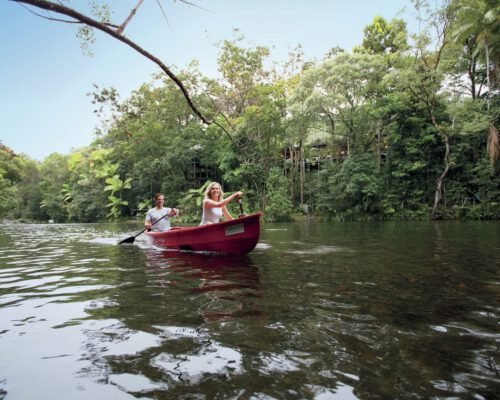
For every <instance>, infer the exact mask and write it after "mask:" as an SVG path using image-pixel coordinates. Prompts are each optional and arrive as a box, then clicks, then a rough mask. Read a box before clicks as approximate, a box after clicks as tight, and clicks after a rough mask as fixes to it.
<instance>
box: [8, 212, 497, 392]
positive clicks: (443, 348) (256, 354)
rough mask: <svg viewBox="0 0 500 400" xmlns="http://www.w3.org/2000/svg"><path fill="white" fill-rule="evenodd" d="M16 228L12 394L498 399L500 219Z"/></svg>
mask: <svg viewBox="0 0 500 400" xmlns="http://www.w3.org/2000/svg"><path fill="white" fill-rule="evenodd" d="M140 229H141V226H140V222H138V223H135V224H121V225H118V224H61V225H59V224H49V225H28V224H3V225H0V400H3V399H6V400H30V399H37V400H44V399H47V400H49V399H50V400H57V399H64V400H74V399H86V400H88V399H106V400H113V399H135V398H141V399H319V400H325V399H430V398H433V399H494V398H498V396H499V393H500V333H499V331H500V329H499V327H500V304H499V303H500V302H499V300H500V279H499V278H500V274H499V271H500V269H499V266H500V222H432V223H431V222H421V223H414V222H412V223H409V222H404V223H334V224H327V223H308V224H307V223H290V224H270V223H266V224H263V226H262V231H261V237H260V241H259V243H258V245H257V248H256V249H255V250H254V251H253V252H252V253H250V254H249V255H246V256H243V257H234V256H214V255H204V254H195V253H179V252H175V251H165V250H161V249H157V248H154V247H151V246H149V245H148V244H147V243H146V241H145V240H144V239H143V238H142V236H139V237H138V238H137V239H136V241H135V243H134V244H126V245H117V242H118V241H119V240H120V239H123V238H125V237H128V236H130V235H133V234H135V233H137V232H139V231H140Z"/></svg>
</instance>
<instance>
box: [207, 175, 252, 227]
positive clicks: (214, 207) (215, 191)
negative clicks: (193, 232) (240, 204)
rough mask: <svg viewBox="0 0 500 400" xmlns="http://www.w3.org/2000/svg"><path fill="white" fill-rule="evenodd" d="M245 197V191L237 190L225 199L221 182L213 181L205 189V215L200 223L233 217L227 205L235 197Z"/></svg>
mask: <svg viewBox="0 0 500 400" xmlns="http://www.w3.org/2000/svg"><path fill="white" fill-rule="evenodd" d="M240 197H243V192H236V193H233V194H232V195H231V196H229V197H228V198H227V199H224V192H223V191H222V188H221V186H220V184H219V183H217V182H212V183H211V184H210V185H208V187H207V190H205V199H204V200H203V215H202V216H201V223H200V225H206V224H216V223H218V222H219V221H220V218H221V217H222V216H224V218H226V219H227V220H230V219H233V217H232V215H231V214H229V211H228V210H227V207H226V206H227V205H228V204H229V203H231V201H233V200H234V199H235V198H240Z"/></svg>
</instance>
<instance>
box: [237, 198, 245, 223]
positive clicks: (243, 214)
mask: <svg viewBox="0 0 500 400" xmlns="http://www.w3.org/2000/svg"><path fill="white" fill-rule="evenodd" d="M238 204H239V205H240V218H243V217H246V215H245V213H244V212H243V205H242V204H241V197H240V198H238Z"/></svg>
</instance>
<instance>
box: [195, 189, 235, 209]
mask: <svg viewBox="0 0 500 400" xmlns="http://www.w3.org/2000/svg"><path fill="white" fill-rule="evenodd" d="M242 196H243V192H236V193H233V194H232V195H231V196H228V197H226V198H225V199H224V200H221V201H214V200H211V199H205V200H203V207H205V208H212V207H225V206H227V205H228V204H229V203H231V201H233V200H234V199H235V198H236V197H242ZM226 211H227V210H226Z"/></svg>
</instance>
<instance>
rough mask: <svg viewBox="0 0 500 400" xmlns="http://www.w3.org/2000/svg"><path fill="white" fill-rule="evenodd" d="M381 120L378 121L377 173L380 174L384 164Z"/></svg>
mask: <svg viewBox="0 0 500 400" xmlns="http://www.w3.org/2000/svg"><path fill="white" fill-rule="evenodd" d="M380 125H381V123H380V121H377V173H379V174H380V169H381V166H382V129H381V127H380Z"/></svg>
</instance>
